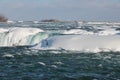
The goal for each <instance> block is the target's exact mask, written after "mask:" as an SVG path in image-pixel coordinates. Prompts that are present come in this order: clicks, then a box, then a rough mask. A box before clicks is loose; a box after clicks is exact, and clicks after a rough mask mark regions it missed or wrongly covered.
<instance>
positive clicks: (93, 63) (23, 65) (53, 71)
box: [0, 47, 120, 80]
mask: <svg viewBox="0 0 120 80" xmlns="http://www.w3.org/2000/svg"><path fill="white" fill-rule="evenodd" d="M56 53H59V54H56ZM8 55H9V56H8ZM10 55H11V56H10ZM119 79H120V53H119V52H106V53H105V52H99V53H80V52H76V51H65V50H62V51H61V50H30V49H27V48H23V47H13V48H0V80H119Z"/></svg>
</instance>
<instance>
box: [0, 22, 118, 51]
mask: <svg viewBox="0 0 120 80" xmlns="http://www.w3.org/2000/svg"><path fill="white" fill-rule="evenodd" d="M77 24H78V26H77V27H74V28H73V29H72V28H71V29H69V30H68V29H66V30H65V29H64V30H59V27H58V30H57V31H56V30H45V29H41V28H32V27H23V28H21V27H12V28H3V27H2V28H0V46H1V47H10V46H30V47H31V48H32V49H65V50H77V51H82V52H99V51H120V45H119V41H120V35H119V34H120V31H119V26H113V25H112V24H111V25H109V26H106V25H105V24H102V26H100V27H99V26H97V25H93V24H92V25H90V24H89V26H88V25H87V26H86V25H81V24H80V23H77ZM48 25H50V24H48ZM59 25H60V24H59ZM56 27H57V26H56ZM63 27H64V26H63ZM47 28H48V27H47Z"/></svg>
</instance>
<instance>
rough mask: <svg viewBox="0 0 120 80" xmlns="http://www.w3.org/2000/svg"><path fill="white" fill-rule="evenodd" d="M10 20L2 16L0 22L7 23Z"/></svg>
mask: <svg viewBox="0 0 120 80" xmlns="http://www.w3.org/2000/svg"><path fill="white" fill-rule="evenodd" d="M7 20H8V18H7V17H5V16H4V15H1V14H0V22H7Z"/></svg>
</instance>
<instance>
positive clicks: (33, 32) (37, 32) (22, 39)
mask: <svg viewBox="0 0 120 80" xmlns="http://www.w3.org/2000/svg"><path fill="white" fill-rule="evenodd" d="M0 32H2V33H0V46H19V45H33V44H37V43H39V42H40V41H41V40H42V39H45V38H47V37H48V34H47V33H43V32H44V31H43V30H41V29H38V28H18V27H14V28H8V29H5V30H4V29H3V30H2V29H0ZM36 37H37V38H36Z"/></svg>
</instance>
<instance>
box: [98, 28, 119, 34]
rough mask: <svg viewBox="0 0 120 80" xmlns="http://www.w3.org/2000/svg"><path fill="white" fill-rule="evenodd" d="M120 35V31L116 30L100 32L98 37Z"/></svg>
mask: <svg viewBox="0 0 120 80" xmlns="http://www.w3.org/2000/svg"><path fill="white" fill-rule="evenodd" d="M118 33H120V31H116V30H115V29H105V30H103V31H100V32H98V33H97V34H98V35H116V34H118Z"/></svg>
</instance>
